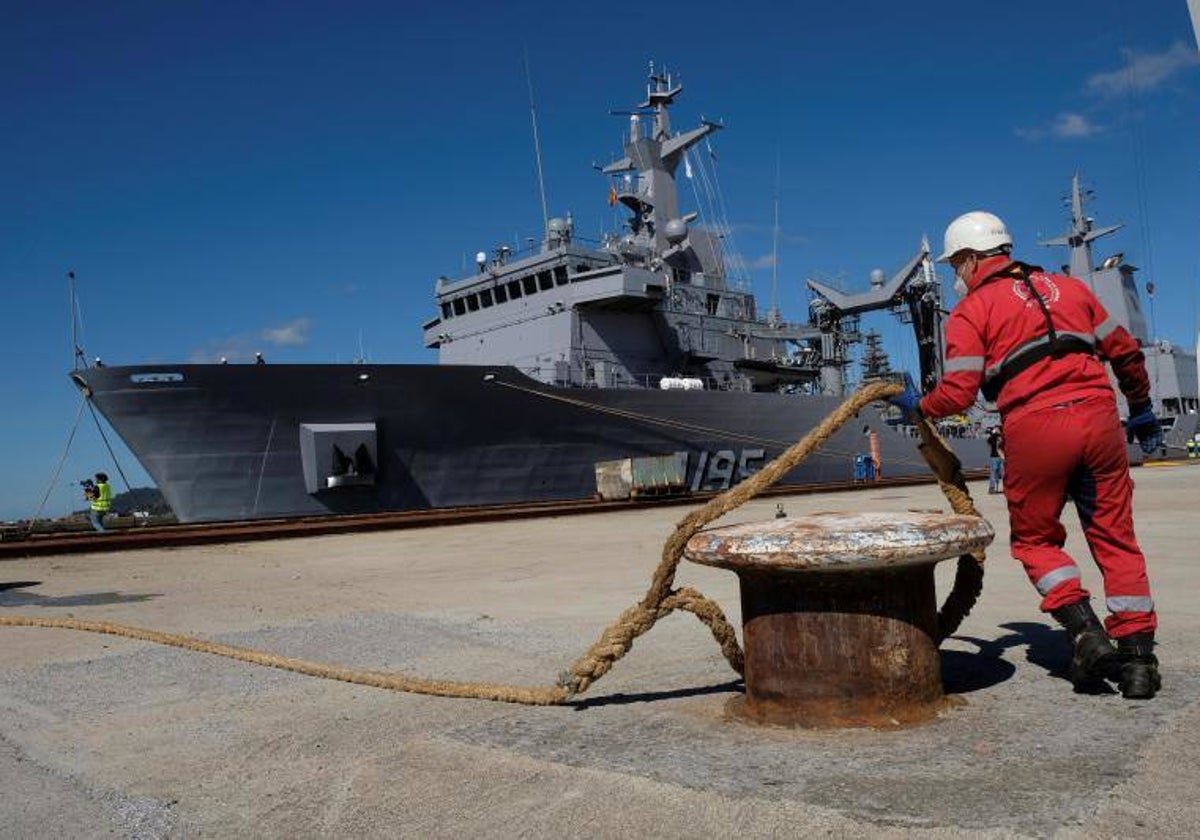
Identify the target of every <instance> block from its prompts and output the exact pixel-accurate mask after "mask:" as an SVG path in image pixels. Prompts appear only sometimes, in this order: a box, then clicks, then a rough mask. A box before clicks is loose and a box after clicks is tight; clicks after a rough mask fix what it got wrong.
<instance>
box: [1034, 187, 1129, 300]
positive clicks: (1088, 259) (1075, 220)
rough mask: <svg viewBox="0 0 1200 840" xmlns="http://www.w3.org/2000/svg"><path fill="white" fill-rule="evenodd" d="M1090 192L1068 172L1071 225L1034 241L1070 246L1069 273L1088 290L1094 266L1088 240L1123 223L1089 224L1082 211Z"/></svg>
mask: <svg viewBox="0 0 1200 840" xmlns="http://www.w3.org/2000/svg"><path fill="white" fill-rule="evenodd" d="M1091 196H1092V191H1091V190H1084V189H1083V188H1082V187H1080V185H1079V175H1078V173H1076V174H1075V175H1074V176H1072V177H1071V195H1070V198H1069V201H1070V206H1071V228H1070V230H1068V231H1067V232H1066V233H1064V234H1062V235H1061V236H1056V237H1054V238H1052V239H1043V240H1041V241H1040V242H1038V244H1039V245H1049V246H1054V245H1066V246H1067V247H1068V248H1070V254H1071V259H1070V268H1069V269H1068V271H1069V273H1070V274H1071V276H1072V277H1078V278H1079V279H1080V280H1083V281H1084V282H1086V283H1087V284H1088V286H1090V287H1091V289H1092V291H1095V290H1096V287H1095V283H1094V281H1093V280H1092V272H1093V271H1094V270H1095V267H1094V266H1093V264H1092V242H1094V241H1095V240H1097V239H1099V238H1100V237H1102V236H1108V235H1109V234H1111V233H1116V232H1117V231H1118V230H1120V229H1121V228H1122V227H1124V225H1108V226H1106V227H1100V228H1093V227H1092V225H1093V223H1094V222H1095V220H1094V219H1092V218H1091V217H1089V216H1087V215H1085V214H1084V202H1085V200H1086V199H1087V198H1090V197H1091Z"/></svg>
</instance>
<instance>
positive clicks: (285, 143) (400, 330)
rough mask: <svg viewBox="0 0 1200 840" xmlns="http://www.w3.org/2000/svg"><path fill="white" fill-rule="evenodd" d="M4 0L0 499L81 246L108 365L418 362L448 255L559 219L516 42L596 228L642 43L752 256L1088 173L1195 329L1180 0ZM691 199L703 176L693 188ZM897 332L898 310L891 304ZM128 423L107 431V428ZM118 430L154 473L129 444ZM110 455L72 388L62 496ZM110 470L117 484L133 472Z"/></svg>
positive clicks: (794, 311)
mask: <svg viewBox="0 0 1200 840" xmlns="http://www.w3.org/2000/svg"><path fill="white" fill-rule="evenodd" d="M5 11H6V14H5V18H6V20H5V26H4V27H3V29H0V102H3V104H4V112H5V116H6V120H5V130H4V131H3V132H0V161H3V165H2V166H0V195H3V197H4V200H3V201H2V202H0V283H2V284H3V289H4V302H5V304H4V306H3V307H2V313H3V314H2V315H0V341H2V342H3V351H4V352H3V358H4V360H5V364H3V365H0V393H3V395H4V400H3V405H4V411H3V412H2V413H0V441H2V442H3V443H2V444H0V446H3V450H2V451H3V454H4V463H5V465H6V467H7V470H6V473H7V475H6V478H5V481H4V482H3V485H2V486H3V488H4V489H3V491H2V494H0V518H11V517H17V516H22V515H29V514H31V513H32V512H33V511H34V510H35V509H36V508H37V506H38V503H39V502H40V500H41V498H42V496H43V493H45V492H46V490H47V487H48V486H49V484H50V477H51V473H52V472H53V470H54V467H55V465H56V463H57V462H58V459H59V457H60V455H61V453H62V451H63V448H64V445H65V443H66V440H67V435H68V433H69V431H70V429H71V426H72V423H73V421H74V418H75V414H76V410H77V407H78V402H79V398H78V395H77V393H76V392H75V389H74V388H73V387H72V386H71V385H70V383H69V382H68V380H67V378H66V375H65V374H66V372H67V370H68V369H69V367H70V361H71V360H70V321H69V312H68V305H67V281H66V272H67V271H68V270H74V271H75V272H76V273H77V275H78V288H79V298H80V304H81V309H82V314H83V327H84V331H83V340H84V345H85V349H86V351H87V353H88V354H89V356H97V355H98V356H101V357H103V358H104V360H105V361H106V362H107V363H110V364H121V363H140V362H157V361H172V360H173V361H182V360H216V359H217V358H219V357H220V356H221V355H226V356H228V357H229V358H230V359H231V360H244V359H247V358H249V357H250V356H252V355H253V353H254V351H256V350H261V351H262V352H263V353H264V354H265V355H266V356H267V358H268V359H269V360H270V361H273V362H321V361H335V360H340V361H348V360H350V359H351V358H353V357H354V356H356V355H357V354H358V351H359V341H360V335H361V341H362V346H363V349H364V350H365V352H366V355H367V356H368V358H369V359H370V360H371V361H373V362H426V361H433V356H432V354H431V353H430V352H429V351H426V350H424V349H423V347H422V344H421V334H420V324H421V322H422V321H424V320H425V319H427V318H428V317H430V316H431V315H432V313H433V305H432V289H433V283H434V280H435V278H436V277H437V276H438V275H440V274H450V275H454V274H456V273H458V271H459V270H460V267H461V266H462V264H463V261H464V259H467V258H468V257H469V256H470V255H473V254H474V253H475V252H476V251H478V250H489V249H490V248H491V247H493V246H494V245H495V244H497V243H498V242H511V241H512V240H513V238H514V237H516V238H518V239H520V240H524V238H525V237H526V236H530V235H535V234H537V232H538V229H539V227H540V219H541V209H540V203H539V199H538V192H537V183H536V176H535V171H534V158H533V147H532V140H531V131H530V114H529V104H528V93H527V89H526V80H525V74H524V69H523V59H522V55H523V50H524V48H525V47H526V46H527V47H528V53H529V62H530V67H531V71H532V80H533V86H534V92H535V96H536V102H537V111H538V121H539V126H540V129H541V142H542V150H543V158H544V170H545V173H546V183H547V192H548V198H549V202H550V207H551V213H552V214H565V213H566V211H567V210H570V211H571V212H572V213H573V215H574V218H575V221H576V228H577V230H578V231H579V232H581V233H583V234H585V235H593V236H594V235H596V234H597V233H598V232H599V231H600V230H601V228H608V227H611V220H612V216H611V212H610V210H609V208H608V207H607V204H606V202H605V197H606V193H607V186H606V183H605V181H604V179H603V178H602V177H601V176H600V175H598V174H597V173H596V172H595V171H594V170H593V169H592V166H591V165H592V163H593V162H606V161H608V160H610V159H612V158H613V157H614V156H616V155H618V154H619V152H620V140H621V136H622V133H623V132H624V130H625V123H624V122H623V120H622V119H621V118H618V117H613V116H610V115H609V114H608V111H609V110H610V109H617V108H626V107H628V106H630V105H632V104H635V102H636V101H637V99H638V97H639V96H640V94H641V93H642V91H643V90H644V88H643V85H644V76H645V71H646V66H647V63H648V62H649V61H651V60H654V61H655V62H657V63H658V65H659V66H663V65H665V66H667V67H669V68H671V69H672V70H674V71H675V72H677V73H678V74H679V76H680V78H681V80H682V82H683V85H684V94H683V96H682V97H681V98H680V100H679V103H678V106H677V108H676V109H675V111H674V120H675V126H676V127H677V128H681V129H682V128H689V127H691V126H693V125H694V124H695V123H696V121H697V120H698V119H699V118H700V116H701V115H703V116H706V117H710V118H719V119H721V120H723V121H724V123H725V126H726V128H725V130H724V131H721V132H719V133H718V134H717V135H716V137H715V138H714V140H713V147H714V149H715V150H716V152H717V155H718V163H717V175H718V177H719V179H720V184H721V187H722V190H723V193H724V197H725V201H726V206H727V210H728V217H729V221H730V222H731V224H732V225H733V226H734V229H735V231H736V240H737V245H738V247H739V250H740V251H741V253H742V256H743V258H744V260H745V261H746V262H747V263H748V264H751V265H753V266H756V268H754V269H753V270H752V271H751V277H750V280H751V281H752V283H753V285H754V288H755V290H756V291H757V292H758V293H759V296H760V304H761V306H762V307H763V308H764V309H765V307H766V303H767V299H768V297H769V280H770V256H771V227H772V218H773V198H774V195H775V192H776V186H775V158H776V150H777V149H778V152H779V159H780V173H781V174H780V180H779V187H778V191H779V195H780V202H781V215H782V222H781V225H782V237H781V242H780V248H779V264H778V271H779V303H780V306H781V308H782V309H783V312H784V315H785V316H786V317H790V318H792V319H797V320H798V319H802V318H803V317H804V315H805V303H806V300H807V297H806V295H805V293H804V291H803V283H804V280H805V279H806V278H808V277H820V278H823V279H826V280H832V281H834V282H838V283H841V284H844V285H845V286H846V287H854V286H865V284H866V283H867V277H868V274H869V272H870V270H871V269H872V268H875V267H881V268H884V269H885V270H887V271H889V273H890V271H891V270H894V269H895V268H897V267H899V266H900V265H901V264H903V263H904V262H905V261H906V260H907V259H908V257H909V256H911V255H912V253H914V251H915V250H916V247H917V246H918V244H919V241H920V238H921V235H922V234H923V233H928V234H929V235H930V237H931V239H932V240H933V242H934V244H935V245H937V244H938V243H939V242H940V237H941V233H942V230H943V228H944V227H945V224H946V223H947V222H948V221H949V220H950V219H951V218H953V217H954V216H955V215H957V214H958V213H960V212H963V211H965V210H968V209H975V208H986V209H990V210H992V211H994V212H996V213H999V214H1000V215H1001V216H1003V217H1005V218H1006V220H1007V221H1008V223H1009V226H1010V228H1011V229H1012V231H1013V233H1014V236H1015V237H1016V239H1017V248H1018V252H1019V253H1020V254H1021V255H1023V256H1025V257H1026V258H1028V259H1030V260H1032V261H1041V262H1043V263H1044V264H1046V265H1056V264H1057V263H1058V262H1060V261H1061V259H1060V257H1059V256H1057V255H1055V254H1054V253H1053V252H1051V251H1049V250H1047V249H1043V248H1040V247H1038V246H1036V245H1035V244H1034V240H1035V239H1036V238H1037V237H1038V236H1045V235H1052V234H1056V233H1059V232H1060V231H1061V230H1062V229H1063V228H1064V227H1065V225H1066V216H1065V211H1064V209H1063V207H1062V205H1061V203H1060V196H1061V195H1062V193H1063V192H1064V191H1065V190H1066V189H1067V188H1068V185H1069V181H1070V177H1071V175H1072V173H1074V172H1081V173H1082V174H1083V177H1084V179H1085V182H1086V183H1087V184H1088V185H1090V186H1092V187H1093V188H1094V189H1095V190H1096V200H1095V202H1094V203H1093V205H1092V207H1091V211H1092V215H1094V216H1095V217H1096V219H1097V221H1098V222H1099V223H1115V222H1125V223H1126V224H1127V225H1128V226H1127V227H1126V228H1125V229H1124V230H1123V231H1121V232H1120V233H1119V234H1117V235H1116V236H1115V237H1112V238H1110V239H1109V240H1108V241H1106V242H1104V243H1103V244H1102V245H1101V247H1100V248H1099V250H1100V251H1101V252H1102V255H1103V254H1107V253H1109V252H1115V251H1123V252H1124V253H1125V254H1126V256H1127V258H1128V259H1129V260H1130V261H1131V262H1132V263H1134V264H1135V265H1139V266H1142V267H1143V269H1144V272H1143V279H1153V280H1154V281H1155V283H1156V285H1157V287H1158V293H1157V300H1156V305H1155V320H1156V324H1155V326H1156V329H1157V333H1158V334H1159V335H1161V336H1164V337H1167V338H1171V339H1174V340H1176V341H1179V342H1190V341H1193V340H1194V337H1195V331H1196V326H1197V324H1196V318H1197V315H1196V313H1197V306H1198V302H1197V283H1198V278H1200V253H1198V249H1197V241H1198V239H1200V237H1198V236H1197V232H1198V231H1197V227H1198V223H1200V142H1198V140H1200V66H1198V64H1200V60H1198V58H1197V52H1196V45H1195V41H1194V39H1193V36H1192V30H1191V26H1190V23H1189V20H1188V16H1187V10H1186V3H1185V2H1184V0H1177V1H1176V0H1170V1H1169V2H1168V0H1160V1H1158V2H1147V3H1139V4H1132V3H1129V2H1118V0H1095V1H1094V2H1082V0H1064V2H1060V3H1045V2H1036V3H1035V2H1029V1H1028V0H1010V2H1008V3H1005V4H964V3H960V2H927V3H895V2H863V3H854V4H850V3H842V4H834V3H820V4H815V3H814V4H798V3H781V4H770V3H760V4H736V3H729V2H722V3H709V2H700V1H699V0H697V1H696V2H688V3H680V4H671V3H663V4H653V5H649V4H648V5H646V6H638V5H629V4H624V5H623V4H615V5H614V4H608V5H601V6H595V5H589V4H575V3H524V2H513V3H505V4H494V3H465V2H454V0H449V1H448V2H442V3H424V2H405V3H395V2H392V3H306V2H287V3H270V2H263V3H218V2H207V3H189V2H172V3H161V2H144V3H117V2H114V3H107V4H94V3H59V2H53V0H46V1H45V2H36V3H35V2H10V3H8V4H6V6H5ZM684 195H685V199H686V197H687V193H686V192H685V193H684ZM867 325H868V326H874V327H876V328H879V329H881V330H883V331H884V332H885V334H886V335H887V337H888V344H889V348H890V349H891V350H892V352H893V358H894V361H895V362H896V363H897V364H899V365H905V364H907V365H909V366H912V365H913V364H914V360H915V352H914V350H913V348H912V346H911V345H912V342H911V340H910V339H908V338H907V335H906V333H905V332H904V331H903V329H902V328H900V327H898V326H895V325H893V324H892V323H890V322H889V320H888V316H886V315H881V316H879V317H878V318H876V319H872V320H871V321H869V322H868V324H867ZM109 434H110V436H111V431H110V432H109ZM117 453H118V458H119V459H120V462H121V465H122V466H123V467H124V468H125V470H126V472H127V474H128V475H129V477H130V479H131V481H132V483H133V484H135V485H139V484H145V483H148V479H147V478H146V477H145V474H144V473H143V472H142V471H141V470H140V469H139V468H137V467H136V465H135V463H134V460H133V458H132V456H130V455H129V454H128V453H127V452H126V451H125V450H124V449H123V448H120V447H118V450H117ZM101 468H107V471H108V472H109V473H112V474H114V477H115V470H114V469H113V467H112V462H111V459H109V457H108V455H107V453H106V452H105V450H104V446H103V443H102V441H101V439H100V436H99V434H98V432H97V431H96V428H95V426H94V424H93V423H92V421H91V419H90V417H88V416H87V415H86V414H85V415H84V423H82V424H81V426H80V430H79V433H78V434H77V436H76V439H75V442H74V444H73V446H72V448H71V452H70V455H69V456H68V459H67V463H66V465H65V467H64V469H63V472H62V474H61V476H60V478H59V480H58V482H57V483H56V484H55V485H54V486H53V487H52V488H51V490H50V495H49V502H48V504H47V511H48V512H49V513H52V514H59V513H63V512H65V511H66V510H68V509H70V508H72V507H77V506H78V505H77V502H76V491H77V488H76V486H75V481H76V480H77V479H78V478H81V477H83V476H85V475H89V474H90V473H92V472H94V471H95V470H96V469H101ZM116 489H118V490H120V489H123V487H122V486H121V483H120V482H119V480H118V483H117V486H116Z"/></svg>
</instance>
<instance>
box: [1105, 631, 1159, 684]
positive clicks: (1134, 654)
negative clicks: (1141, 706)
mask: <svg viewBox="0 0 1200 840" xmlns="http://www.w3.org/2000/svg"><path fill="white" fill-rule="evenodd" d="M1116 672H1117V685H1119V686H1120V688H1121V696H1122V697H1126V698H1128V699H1130V700H1149V699H1150V698H1151V697H1153V696H1154V695H1155V694H1156V693H1157V692H1158V690H1159V689H1160V688H1162V677H1161V676H1159V673H1158V657H1157V656H1155V655H1154V634H1152V633H1137V634H1135V635H1133V636H1124V637H1122V638H1120V639H1117V669H1116Z"/></svg>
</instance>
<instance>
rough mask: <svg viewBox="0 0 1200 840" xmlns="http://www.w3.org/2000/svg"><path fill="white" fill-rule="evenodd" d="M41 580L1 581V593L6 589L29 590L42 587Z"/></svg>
mask: <svg viewBox="0 0 1200 840" xmlns="http://www.w3.org/2000/svg"><path fill="white" fill-rule="evenodd" d="M41 585H42V582H41V581H40V580H0V592H3V591H4V590H6V589H27V588H29V587H30V586H41Z"/></svg>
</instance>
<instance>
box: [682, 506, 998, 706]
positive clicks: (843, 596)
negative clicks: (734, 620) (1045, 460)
mask: <svg viewBox="0 0 1200 840" xmlns="http://www.w3.org/2000/svg"><path fill="white" fill-rule="evenodd" d="M993 536H995V534H994V532H993V531H992V527H991V526H990V525H989V524H988V523H987V521H986V520H984V519H981V518H979V517H974V516H961V515H959V514H942V513H817V514H811V515H809V516H802V517H795V518H791V519H772V520H768V521H766V522H752V523H747V524H743V525H734V526H729V527H724V528H714V529H712V530H708V531H701V532H700V533H699V534H697V535H696V536H694V537H692V538H691V540H689V541H688V544H687V548H686V550H685V552H684V556H685V557H687V559H689V560H691V561H693V562H695V563H703V564H704V565H707V566H717V567H719V568H722V569H730V570H732V571H734V572H736V573H737V575H738V578H739V580H740V581H741V592H742V635H743V643H744V647H745V652H746V671H745V685H746V693H745V696H744V697H738V698H735V700H734V701H733V703H732V709H733V710H734V711H735V712H736V713H738V714H740V715H742V716H744V717H745V718H747V719H749V720H752V721H755V722H758V723H772V724H782V725H786V726H804V727H834V726H870V727H890V726H900V725H903V724H908V723H917V722H920V721H925V720H929V719H931V718H933V717H935V716H936V715H937V713H938V711H939V709H941V708H942V706H943V705H944V703H945V694H944V693H943V690H942V675H941V660H940V658H939V656H938V650H937V644H936V642H935V637H936V631H937V600H936V595H935V593H934V581H933V570H934V566H935V565H936V564H937V563H938V562H940V561H942V560H946V559H948V558H951V557H958V556H959V555H961V554H966V553H968V552H971V551H976V550H978V549H981V548H983V547H984V546H986V545H987V544H988V543H990V542H991V541H992V537H993Z"/></svg>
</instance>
